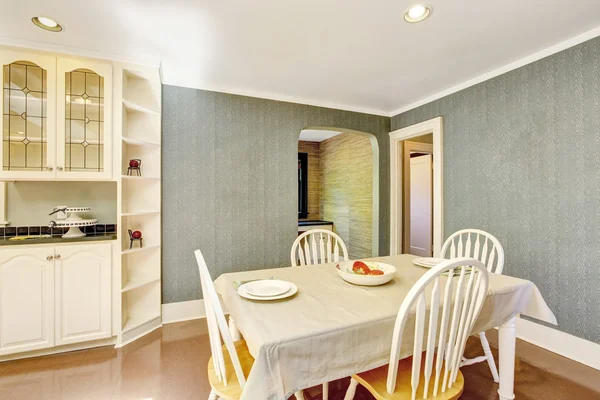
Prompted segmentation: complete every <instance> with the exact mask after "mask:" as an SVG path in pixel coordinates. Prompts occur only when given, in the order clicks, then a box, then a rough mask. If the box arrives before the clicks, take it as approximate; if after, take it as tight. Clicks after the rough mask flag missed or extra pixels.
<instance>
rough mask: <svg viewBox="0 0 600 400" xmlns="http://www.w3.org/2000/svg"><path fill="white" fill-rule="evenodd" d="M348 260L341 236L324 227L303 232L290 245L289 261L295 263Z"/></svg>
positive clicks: (305, 263)
mask: <svg viewBox="0 0 600 400" xmlns="http://www.w3.org/2000/svg"><path fill="white" fill-rule="evenodd" d="M340 251H341V253H342V257H343V260H344V261H348V249H347V248H346V245H345V244H344V241H343V240H342V238H340V237H339V236H338V235H336V234H335V233H334V232H332V231H329V230H326V229H311V230H309V231H306V232H304V233H303V234H301V235H300V236H298V238H296V240H295V241H294V244H293V245H292V251H291V262H292V265H293V266H296V265H315V264H325V263H330V262H338V261H340Z"/></svg>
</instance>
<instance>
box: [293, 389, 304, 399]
mask: <svg viewBox="0 0 600 400" xmlns="http://www.w3.org/2000/svg"><path fill="white" fill-rule="evenodd" d="M295 396H296V400H304V392H303V391H302V390H298V391H297V392H296V393H295Z"/></svg>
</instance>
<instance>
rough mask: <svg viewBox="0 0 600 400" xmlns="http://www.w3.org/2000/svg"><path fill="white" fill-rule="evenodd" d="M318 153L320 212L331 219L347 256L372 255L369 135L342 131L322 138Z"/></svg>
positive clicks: (371, 172) (371, 154)
mask: <svg viewBox="0 0 600 400" xmlns="http://www.w3.org/2000/svg"><path fill="white" fill-rule="evenodd" d="M320 153H321V216H322V218H323V219H324V220H326V221H332V222H333V223H334V228H335V232H336V233H337V234H338V235H340V237H341V238H342V239H343V240H344V243H346V246H347V247H348V253H349V256H350V259H358V258H366V257H371V255H372V243H373V242H372V232H373V151H372V149H371V142H370V141H369V138H367V137H365V136H360V135H356V134H352V133H342V134H341V135H337V136H334V137H332V138H330V139H327V140H324V141H322V142H321V145H320Z"/></svg>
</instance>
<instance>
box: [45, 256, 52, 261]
mask: <svg viewBox="0 0 600 400" xmlns="http://www.w3.org/2000/svg"><path fill="white" fill-rule="evenodd" d="M53 258H54V256H47V257H46V260H48V261H50V260H52V259H53Z"/></svg>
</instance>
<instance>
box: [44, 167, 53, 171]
mask: <svg viewBox="0 0 600 400" xmlns="http://www.w3.org/2000/svg"><path fill="white" fill-rule="evenodd" d="M46 169H47V170H48V171H52V170H53V169H54V168H52V167H46Z"/></svg>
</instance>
